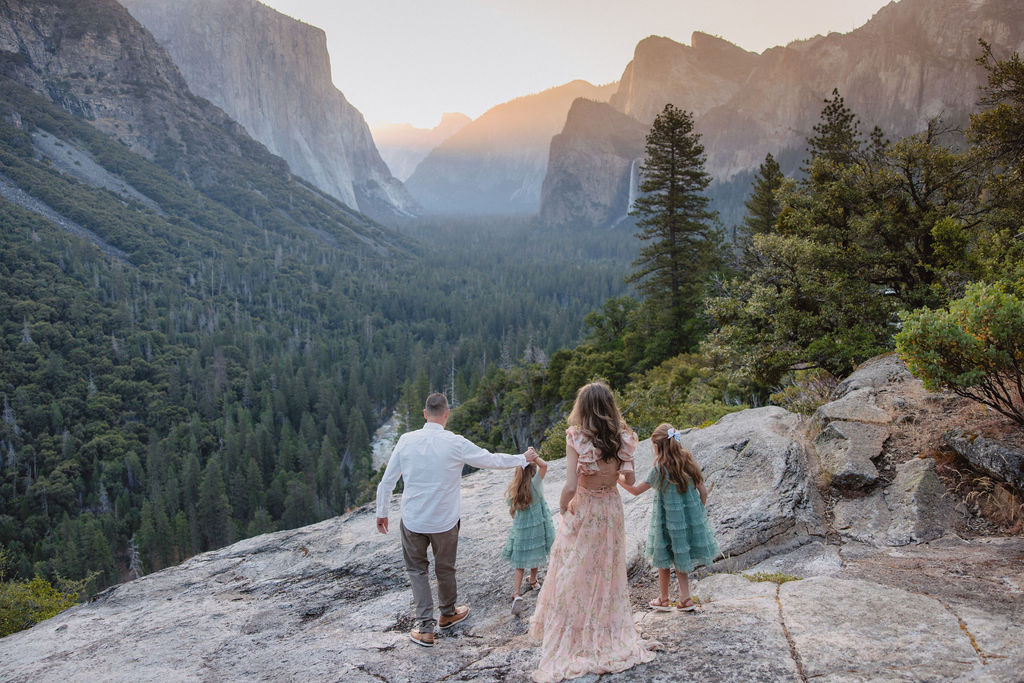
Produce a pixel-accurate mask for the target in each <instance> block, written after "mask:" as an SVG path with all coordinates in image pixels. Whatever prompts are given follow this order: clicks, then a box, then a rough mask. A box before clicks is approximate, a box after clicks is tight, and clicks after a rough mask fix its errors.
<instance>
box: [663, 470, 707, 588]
mask: <svg viewBox="0 0 1024 683" xmlns="http://www.w3.org/2000/svg"><path fill="white" fill-rule="evenodd" d="M647 483H648V484H650V485H651V488H652V489H653V490H654V509H653V511H652V512H651V525H650V528H649V530H648V532H647V551H646V553H645V554H646V555H647V560H648V561H649V562H650V563H651V566H652V567H655V568H657V569H670V568H672V567H673V566H674V567H675V568H676V569H678V570H679V571H681V572H692V571H693V570H694V568H695V567H698V566H700V565H708V564H711V562H712V561H713V560H714V559H715V557H717V556H718V553H719V550H718V542H717V541H715V535H714V533H713V532H712V531H711V523H710V522H709V521H708V513H707V511H706V510H705V509H704V505H703V504H701V502H700V492H699V491H697V487H696V486H694V485H693V482H692V481H690V482H688V485H687V487H686V492H685V493H679V489H677V488H676V485H675V484H673V483H672V482H671V481H669V480H668V477H667V475H665V473H663V472H662V471H661V469H660V468H658V467H654V468H652V469H651V471H650V473H648V475H647Z"/></svg>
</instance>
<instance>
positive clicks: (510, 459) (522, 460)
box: [456, 435, 537, 470]
mask: <svg viewBox="0 0 1024 683" xmlns="http://www.w3.org/2000/svg"><path fill="white" fill-rule="evenodd" d="M456 438H458V439H459V445H458V454H459V459H460V460H461V461H462V462H464V463H466V464H467V465H472V466H473V467H480V468H484V469H492V470H503V469H509V468H511V467H525V466H526V463H527V462H532V461H533V460H535V459H536V457H537V454H536V451H534V450H533V447H532V446H531V447H530V448H529V449H528V450H527V451H526V453H523V454H522V455H509V454H508V453H491V452H490V451H487V450H484V449H483V448H480V447H479V446H477V445H476V444H475V443H473V442H472V441H470V440H469V439H467V438H465V437H463V436H458V435H456Z"/></svg>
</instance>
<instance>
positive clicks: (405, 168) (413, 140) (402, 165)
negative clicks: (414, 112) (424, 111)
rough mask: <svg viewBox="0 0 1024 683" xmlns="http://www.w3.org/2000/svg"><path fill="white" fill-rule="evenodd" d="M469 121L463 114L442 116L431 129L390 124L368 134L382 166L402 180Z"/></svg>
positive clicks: (405, 124) (378, 127) (403, 124)
mask: <svg viewBox="0 0 1024 683" xmlns="http://www.w3.org/2000/svg"><path fill="white" fill-rule="evenodd" d="M472 120H473V119H471V118H469V117H468V116H466V115H465V114H460V113H446V114H443V115H442V116H441V122H440V123H438V124H437V125H436V126H434V127H433V128H416V127H415V126H413V125H411V124H408V123H391V124H386V125H383V126H377V127H374V128H373V129H371V132H372V133H373V141H374V143H376V145H377V150H378V151H379V152H380V156H381V158H382V159H384V163H386V164H387V165H388V168H389V169H390V170H391V173H392V174H393V175H394V176H395V177H396V178H398V179H399V180H402V181H405V180H408V179H409V176H411V175H412V174H413V172H414V171H415V170H416V167H417V166H419V164H420V162H421V161H423V160H424V159H425V158H427V155H428V154H430V152H431V151H433V150H434V148H435V147H437V146H438V145H440V144H441V143H442V142H444V141H445V140H447V139H448V138H450V137H451V136H452V135H455V134H456V133H458V132H459V131H460V130H462V129H463V128H465V127H466V126H467V125H468V124H469V123H470V122H471V121H472Z"/></svg>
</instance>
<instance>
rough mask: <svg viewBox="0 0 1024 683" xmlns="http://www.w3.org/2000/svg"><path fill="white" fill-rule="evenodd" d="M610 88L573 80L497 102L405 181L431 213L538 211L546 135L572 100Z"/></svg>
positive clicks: (602, 94)
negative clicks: (531, 93) (496, 104)
mask: <svg viewBox="0 0 1024 683" xmlns="http://www.w3.org/2000/svg"><path fill="white" fill-rule="evenodd" d="M614 90H615V84H611V85H605V86H594V85H591V84H590V83H587V82H586V81H573V82H571V83H567V84H566V85H562V86H558V87H557V88H551V89H550V90H545V91H544V92H541V93H538V94H536V95H527V96H525V97H519V98H517V99H514V100H512V101H510V102H505V103H504V104H499V105H498V106H496V107H494V108H492V109H490V110H488V111H487V112H485V113H484V114H483V115H482V116H480V118H478V119H476V120H474V121H473V122H472V123H470V124H468V125H467V126H465V127H464V128H463V129H462V130H460V131H459V132H458V133H456V134H455V135H452V136H451V137H449V138H448V139H447V140H445V141H444V142H443V143H441V145H440V146H438V147H437V148H436V149H434V150H433V151H432V152H431V153H430V154H429V155H428V156H427V158H426V159H424V160H423V161H422V162H420V164H419V166H418V167H417V168H416V172H415V173H413V174H412V176H410V178H409V179H408V181H406V186H407V187H408V189H409V192H411V193H412V195H413V197H414V198H415V199H416V200H417V201H418V202H419V203H420V204H421V205H422V206H423V208H424V210H425V211H427V212H430V213H435V214H523V213H536V211H537V208H538V206H539V205H540V195H541V185H542V184H543V182H544V175H545V173H546V170H547V164H548V147H549V145H550V143H551V137H552V136H553V135H555V133H557V132H558V131H559V130H560V129H561V128H562V125H563V124H564V123H565V117H566V114H567V112H568V111H569V107H570V105H571V104H572V102H573V100H575V99H576V98H578V97H585V98H587V99H593V100H601V101H603V100H606V99H607V98H608V97H609V96H610V95H611V94H612V92H613V91H614Z"/></svg>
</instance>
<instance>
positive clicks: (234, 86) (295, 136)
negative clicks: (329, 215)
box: [122, 0, 415, 218]
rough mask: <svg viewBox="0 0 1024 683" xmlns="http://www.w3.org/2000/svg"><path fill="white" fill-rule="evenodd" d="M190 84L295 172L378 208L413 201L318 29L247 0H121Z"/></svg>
mask: <svg viewBox="0 0 1024 683" xmlns="http://www.w3.org/2000/svg"><path fill="white" fill-rule="evenodd" d="M122 4H124V5H125V6H126V7H127V8H128V10H129V11H130V12H131V13H132V15H133V16H135V17H136V18H137V19H138V20H139V21H140V22H141V23H142V24H143V25H144V26H145V27H146V28H147V29H148V30H149V31H150V32H151V33H152V34H153V35H154V36H155V37H156V39H157V41H159V43H160V44H161V45H162V46H163V47H164V48H165V49H166V50H167V52H168V53H170V55H171V57H172V58H173V59H174V62H175V64H176V65H177V66H178V68H179V69H180V70H181V73H182V75H183V76H184V78H185V81H186V82H187V83H188V86H189V88H190V89H191V90H192V92H194V93H196V94H197V95H200V96H201V97H205V98H207V99H208V100H210V101H211V102H213V103H214V104H215V105H217V106H218V107H220V108H221V109H223V110H224V111H225V112H226V113H227V114H228V115H229V116H231V117H232V118H233V119H235V120H236V121H238V122H239V123H241V124H242V126H244V127H245V129H246V130H247V131H248V132H249V134H250V135H252V137H253V138H255V139H256V140H258V141H260V142H261V143H263V144H264V145H265V146H266V147H267V149H268V150H270V151H271V152H272V153H274V154H277V155H278V156H280V157H282V158H284V159H285V160H286V161H287V162H288V164H289V166H290V167H291V170H292V172H293V173H295V174H296V175H298V176H300V177H302V178H304V179H305V180H307V181H309V182H311V183H312V184H314V185H315V186H317V187H318V188H320V189H321V190H323V191H324V192H327V193H328V194H330V195H332V196H334V197H336V198H338V199H340V200H341V201H343V202H345V204H347V205H348V206H350V207H352V208H354V209H357V210H359V211H362V212H364V213H369V214H371V215H374V216H377V217H380V218H386V217H387V216H389V215H390V216H393V215H395V214H398V215H408V214H411V213H413V212H414V211H415V203H414V202H413V201H412V199H411V197H410V196H409V195H408V193H407V192H406V191H405V188H404V187H403V186H402V184H401V182H400V181H398V180H397V179H395V178H394V177H392V175H391V172H390V171H389V170H388V168H387V166H386V165H385V164H384V162H383V160H382V159H381V158H380V154H379V153H378V152H377V148H376V147H375V146H374V143H373V138H372V137H371V135H370V130H369V128H368V127H367V125H366V122H365V121H364V120H363V116H362V114H360V113H359V111H358V110H357V109H356V108H355V107H353V106H352V105H351V104H350V103H349V102H348V101H347V100H346V99H345V96H344V95H342V93H341V92H339V91H338V90H337V89H336V88H335V87H334V85H333V83H332V81H331V65H330V57H329V55H328V53H327V37H326V35H325V34H324V32H323V31H322V30H321V29H319V28H316V27H313V26H310V25H308V24H304V23H302V22H300V21H297V20H295V19H292V18H291V17H288V16H286V15H284V14H281V13H279V12H277V11H275V10H273V9H271V8H269V7H267V6H265V5H263V4H260V3H259V2H256V1H255V0H179V1H176V2H164V1H163V0H125V2H123V3H122Z"/></svg>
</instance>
